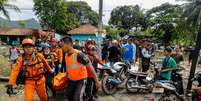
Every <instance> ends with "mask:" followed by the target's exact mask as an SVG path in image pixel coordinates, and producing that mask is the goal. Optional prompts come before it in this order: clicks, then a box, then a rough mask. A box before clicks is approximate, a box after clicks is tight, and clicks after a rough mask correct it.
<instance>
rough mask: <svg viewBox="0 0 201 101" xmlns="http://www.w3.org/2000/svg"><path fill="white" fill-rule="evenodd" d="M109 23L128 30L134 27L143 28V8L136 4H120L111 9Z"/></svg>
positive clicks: (136, 28)
mask: <svg viewBox="0 0 201 101" xmlns="http://www.w3.org/2000/svg"><path fill="white" fill-rule="evenodd" d="M109 24H110V25H112V26H113V27H116V28H123V29H126V30H127V31H128V32H129V31H130V30H131V29H132V28H134V29H135V31H137V30H138V28H141V29H144V27H145V23H144V14H143V10H142V9H141V8H140V7H139V6H138V5H135V6H120V7H116V8H115V9H113V10H112V13H111V18H110V20H109Z"/></svg>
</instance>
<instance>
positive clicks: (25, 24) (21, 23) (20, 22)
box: [19, 21, 27, 28]
mask: <svg viewBox="0 0 201 101" xmlns="http://www.w3.org/2000/svg"><path fill="white" fill-rule="evenodd" d="M19 25H20V27H21V28H26V27H27V22H26V21H19Z"/></svg>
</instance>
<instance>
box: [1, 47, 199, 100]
mask: <svg viewBox="0 0 201 101" xmlns="http://www.w3.org/2000/svg"><path fill="white" fill-rule="evenodd" d="M8 56H9V51H8V46H0V76H4V77H8V76H9V74H10V62H9V58H8ZM189 69H190V67H189V66H188V65H187V64H186V65H185V70H184V71H183V77H184V87H185V88H186V84H187V79H188V74H189ZM197 70H201V67H198V69H197ZM6 84H7V83H6V82H1V81H0V101H23V99H24V96H23V91H22V90H21V91H19V92H18V93H17V94H15V95H13V96H11V97H9V96H8V95H7V94H6V87H5V86H6ZM35 96H36V97H35V98H36V101H39V99H38V97H37V95H36V94H35ZM151 97H153V95H151V94H143V93H141V94H140V93H138V94H128V93H127V92H126V90H125V89H124V88H121V89H119V90H118V92H117V93H116V94H114V95H111V96H108V95H105V94H103V92H102V91H101V90H100V91H99V98H98V99H97V101H149V99H150V98H151ZM50 101H66V99H65V93H64V92H58V93H57V97H56V98H50ZM187 101H188V100H187Z"/></svg>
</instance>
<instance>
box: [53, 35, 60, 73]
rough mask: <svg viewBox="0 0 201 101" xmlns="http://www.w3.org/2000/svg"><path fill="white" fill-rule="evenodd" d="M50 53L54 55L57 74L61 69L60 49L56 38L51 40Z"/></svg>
mask: <svg viewBox="0 0 201 101" xmlns="http://www.w3.org/2000/svg"><path fill="white" fill-rule="evenodd" d="M51 53H52V55H53V56H54V64H55V72H56V74H57V73H58V72H59V71H60V70H61V69H62V50H61V49H59V47H58V40H57V38H52V40H51ZM61 71H63V70H61Z"/></svg>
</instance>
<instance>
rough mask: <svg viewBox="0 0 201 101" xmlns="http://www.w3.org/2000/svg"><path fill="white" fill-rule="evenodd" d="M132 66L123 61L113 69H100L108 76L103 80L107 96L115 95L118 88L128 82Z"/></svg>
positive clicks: (103, 87) (103, 88) (117, 63)
mask: <svg viewBox="0 0 201 101" xmlns="http://www.w3.org/2000/svg"><path fill="white" fill-rule="evenodd" d="M130 66H131V65H130V63H129V62H128V61H123V62H116V63H114V65H112V66H111V67H109V66H108V67H106V68H100V70H101V71H104V73H105V74H106V75H104V77H103V79H102V90H103V92H104V93H105V94H107V95H112V94H114V93H115V92H116V91H117V87H118V86H119V85H121V84H123V83H124V82H125V81H126V78H127V73H128V70H129V68H130Z"/></svg>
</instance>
